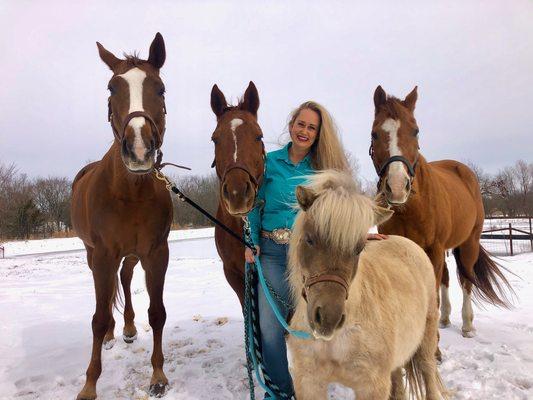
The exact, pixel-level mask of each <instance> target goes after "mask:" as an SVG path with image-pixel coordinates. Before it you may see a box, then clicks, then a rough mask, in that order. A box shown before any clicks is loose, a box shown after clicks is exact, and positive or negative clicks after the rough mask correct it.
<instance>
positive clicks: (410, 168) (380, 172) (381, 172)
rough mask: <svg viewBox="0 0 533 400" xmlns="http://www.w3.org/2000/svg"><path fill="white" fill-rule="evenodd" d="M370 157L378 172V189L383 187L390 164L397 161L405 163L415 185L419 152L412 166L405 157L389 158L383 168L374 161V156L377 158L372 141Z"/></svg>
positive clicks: (369, 151)
mask: <svg viewBox="0 0 533 400" xmlns="http://www.w3.org/2000/svg"><path fill="white" fill-rule="evenodd" d="M418 149H420V146H418ZM368 155H369V156H370V158H371V159H372V161H373V163H374V168H375V169H376V172H377V174H378V176H379V181H378V189H379V187H380V186H381V182H382V181H383V176H384V175H385V172H386V171H387V168H388V166H389V165H390V164H392V163H393V162H395V161H400V162H401V163H403V164H404V165H405V166H406V168H407V173H408V174H409V179H410V181H411V183H413V179H414V178H415V169H416V166H417V164H418V155H419V153H418V152H417V154H416V158H415V162H414V163H413V164H411V163H410V162H409V160H408V159H407V158H405V157H404V156H392V157H389V158H388V159H387V161H385V162H384V163H383V164H382V165H381V166H378V165H377V163H376V160H375V159H374V156H375V153H374V143H373V142H372V141H371V142H370V147H369V149H368Z"/></svg>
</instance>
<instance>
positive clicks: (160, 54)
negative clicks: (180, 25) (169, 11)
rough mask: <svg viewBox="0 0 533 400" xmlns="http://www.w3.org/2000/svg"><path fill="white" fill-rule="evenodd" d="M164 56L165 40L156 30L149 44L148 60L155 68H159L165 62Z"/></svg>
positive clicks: (165, 55) (165, 54)
mask: <svg viewBox="0 0 533 400" xmlns="http://www.w3.org/2000/svg"><path fill="white" fill-rule="evenodd" d="M166 57H167V53H166V51H165V41H164V40H163V35H161V34H160V33H159V32H157V33H156V34H155V38H154V40H153V41H152V44H151V45H150V55H149V56H148V62H149V63H150V64H152V65H153V66H154V67H155V68H157V69H160V68H161V67H162V66H163V64H164V63H165V59H166Z"/></svg>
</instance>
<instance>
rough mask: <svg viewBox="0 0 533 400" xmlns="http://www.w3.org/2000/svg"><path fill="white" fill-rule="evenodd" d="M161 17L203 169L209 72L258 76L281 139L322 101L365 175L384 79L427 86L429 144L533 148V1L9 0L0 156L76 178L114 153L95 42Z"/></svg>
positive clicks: (500, 153)
mask: <svg viewBox="0 0 533 400" xmlns="http://www.w3.org/2000/svg"><path fill="white" fill-rule="evenodd" d="M74 3H79V4H74ZM289 3H290V5H289ZM158 31H159V32H161V33H162V34H163V37H164V39H165V43H166V49H167V62H166V64H165V66H164V67H163V69H162V77H163V80H164V82H165V85H166V89H167V95H166V99H167V108H168V116H167V133H166V136H165V144H164V153H165V158H166V160H167V161H174V162H178V163H181V164H185V165H189V166H191V167H192V168H193V173H197V174H204V173H207V172H209V171H210V168H209V166H210V164H211V161H212V159H213V145H212V144H211V142H210V135H211V133H212V131H213V130H214V128H215V117H214V115H213V113H212V111H211V109H210V105H209V98H210V97H209V96H210V92H211V87H212V86H213V84H214V83H217V84H218V86H219V87H220V88H221V90H222V91H223V92H224V93H225V95H226V98H227V99H228V100H230V99H231V100H233V101H236V100H237V99H238V97H240V96H241V95H242V94H243V93H244V90H245V89H246V87H247V85H248V82H249V81H250V80H253V81H254V82H255V84H256V86H257V88H258V90H259V96H260V99H261V106H260V108H259V123H260V125H261V127H262V129H263V132H264V134H265V139H266V142H267V148H268V149H269V150H272V149H275V148H277V147H278V142H279V140H280V135H281V134H282V133H283V132H284V131H285V124H286V120H287V116H288V114H289V112H290V111H291V109H293V108H294V107H296V106H297V105H299V104H300V103H301V102H303V101H305V100H311V99H312V100H316V101H318V102H320V103H322V104H323V105H324V106H325V107H326V108H327V109H329V110H330V112H331V113H332V115H333V117H334V119H335V120H336V122H337V125H338V126H339V129H340V133H341V135H342V139H343V142H344V145H345V147H346V148H347V150H349V151H350V152H351V153H353V154H354V156H355V157H356V158H357V159H358V161H359V164H360V167H361V176H362V177H363V178H367V179H373V178H374V175H375V172H374V170H373V167H372V164H371V162H370V158H369V156H368V145H369V139H370V127H371V124H372V121H373V102H372V95H373V92H374V89H375V88H376V86H377V85H379V84H381V85H382V86H383V88H384V89H385V90H386V91H387V93H390V94H394V95H396V96H398V97H402V98H403V97H404V96H405V95H406V94H407V93H408V92H409V91H410V90H411V89H412V88H413V87H414V86H415V85H418V88H419V90H418V93H419V100H418V104H417V109H416V117H417V120H418V125H419V128H420V145H421V151H422V153H423V154H424V155H425V156H426V158H427V159H429V160H435V159H442V158H453V159H458V160H462V161H465V160H470V161H473V162H475V163H476V164H478V165H479V166H480V167H482V168H483V169H485V170H486V171H488V172H491V173H494V172H497V170H498V169H499V168H502V167H504V166H507V165H512V164H514V163H515V161H516V160H518V159H524V160H526V161H528V162H532V161H533V156H532V155H533V2H532V1H528V0H505V1H496V0H490V1H468V0H462V1H450V0H447V1H439V2H437V1H420V2H415V1H397V0H396V1H387V2H385V1H381V2H380V1H369V2H363V1H358V2H329V1H328V2H326V1H321V2H313V1H311V2H302V3H296V2H294V1H292V2H257V3H252V2H249V1H240V2H227V3H223V2H219V1H217V2H209V1H190V2H179V1H150V2H146V3H145V2H138V1H126V2H119V1H103V2H99V1H91V2H73V1H65V2H53V1H46V2H44V1H42V2H37V1H35V2H30V1H15V0H13V1H6V0H0V54H1V56H0V73H1V82H2V84H1V86H2V87H1V89H0V163H3V164H4V165H5V164H10V163H15V164H16V165H17V166H18V167H19V170H20V171H22V172H26V173H27V174H28V175H30V176H32V177H34V176H48V175H52V176H58V175H59V176H68V177H71V178H72V177H73V176H74V175H75V174H76V172H77V171H78V170H79V169H80V168H81V167H82V166H83V165H84V164H85V163H86V161H88V160H96V159H99V158H101V157H102V156H103V154H104V153H105V151H106V150H107V148H108V147H109V146H110V144H111V143H112V140H113V134H112V131H111V128H110V127H109V124H108V122H107V118H106V117H107V109H106V107H107V96H108V93H107V90H106V88H107V82H108V80H109V78H110V77H111V72H110V71H109V70H108V68H107V67H106V65H105V64H104V63H103V62H101V60H100V58H99V57H98V52H97V48H96V44H95V42H96V41H100V42H101V43H102V44H103V45H104V46H105V47H106V48H107V49H108V50H110V51H112V52H114V53H115V54H116V55H117V56H120V55H121V54H122V53H123V52H128V53H130V52H133V51H134V50H138V51H139V52H140V55H141V56H142V57H143V58H146V57H147V55H148V48H149V45H150V43H151V41H152V39H153V37H154V35H155V33H156V32H158ZM281 139H283V138H281ZM180 173H181V172H180Z"/></svg>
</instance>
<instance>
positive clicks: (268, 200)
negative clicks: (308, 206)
mask: <svg viewBox="0 0 533 400" xmlns="http://www.w3.org/2000/svg"><path fill="white" fill-rule="evenodd" d="M291 145H292V143H289V144H287V145H286V146H285V147H283V148H282V149H279V150H276V151H271V152H270V153H268V154H267V156H266V168H265V175H264V176H263V183H262V184H261V187H260V188H259V191H258V193H257V198H258V203H259V205H258V206H257V207H256V208H254V209H253V210H252V211H251V212H250V214H249V215H248V218H249V220H250V228H251V231H252V240H253V242H254V244H255V245H259V234H260V232H261V230H265V231H273V230H274V229H280V228H289V229H292V225H293V223H294V219H295V218H296V214H297V212H298V210H297V209H296V208H295V207H294V206H295V204H296V193H295V192H296V186H298V185H301V184H303V183H305V182H306V177H307V176H309V175H312V174H314V173H315V170H314V169H313V167H312V166H311V156H310V155H309V154H308V155H307V156H306V157H305V158H304V159H303V160H302V161H300V162H299V163H298V164H294V163H293V162H292V161H291V159H290V158H289V148H290V147H291ZM261 203H263V205H262V206H261Z"/></svg>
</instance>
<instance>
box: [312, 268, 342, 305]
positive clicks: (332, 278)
mask: <svg viewBox="0 0 533 400" xmlns="http://www.w3.org/2000/svg"><path fill="white" fill-rule="evenodd" d="M319 282H333V283H337V284H339V285H341V286H342V287H343V288H344V291H345V292H346V300H347V299H348V287H349V285H348V282H346V279H344V278H341V277H340V276H338V275H333V274H320V275H315V276H312V277H310V278H308V279H306V278H304V287H303V289H302V297H303V298H304V300H305V301H307V293H308V292H309V289H310V288H311V286H313V285H315V284H317V283H319Z"/></svg>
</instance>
